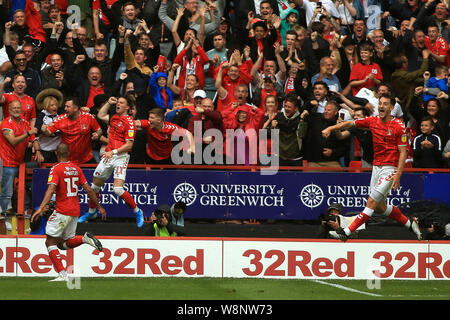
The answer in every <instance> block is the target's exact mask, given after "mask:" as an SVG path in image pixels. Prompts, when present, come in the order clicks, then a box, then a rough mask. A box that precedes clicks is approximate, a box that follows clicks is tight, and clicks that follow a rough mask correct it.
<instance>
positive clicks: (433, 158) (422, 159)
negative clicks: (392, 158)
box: [413, 134, 442, 168]
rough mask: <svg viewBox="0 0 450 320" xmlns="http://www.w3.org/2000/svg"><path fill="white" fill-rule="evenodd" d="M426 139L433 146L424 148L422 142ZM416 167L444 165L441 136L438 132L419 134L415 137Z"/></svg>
mask: <svg viewBox="0 0 450 320" xmlns="http://www.w3.org/2000/svg"><path fill="white" fill-rule="evenodd" d="M425 140H428V141H430V142H431V143H432V144H433V148H430V149H428V148H422V145H421V143H422V142H423V141H425ZM413 151H414V167H415V168H441V167H442V144H441V138H440V137H439V136H438V135H436V134H419V135H418V136H416V138H415V139H414V143H413Z"/></svg>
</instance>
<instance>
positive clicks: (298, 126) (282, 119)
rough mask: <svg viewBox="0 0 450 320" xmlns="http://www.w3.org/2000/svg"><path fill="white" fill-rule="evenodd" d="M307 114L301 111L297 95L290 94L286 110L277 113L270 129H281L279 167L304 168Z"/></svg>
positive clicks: (285, 105)
mask: <svg viewBox="0 0 450 320" xmlns="http://www.w3.org/2000/svg"><path fill="white" fill-rule="evenodd" d="M305 115H306V113H304V110H300V100H299V99H298V97H297V95H296V94H295V93H291V94H288V95H287V97H286V101H285V103H284V108H283V109H282V110H281V111H279V112H277V113H276V115H275V117H274V118H273V121H271V123H270V125H269V126H268V128H269V129H279V130H280V131H279V142H278V143H279V165H280V166H302V164H303V161H302V158H303V155H304V142H305V136H306V130H307V122H306V121H305V119H304V117H305Z"/></svg>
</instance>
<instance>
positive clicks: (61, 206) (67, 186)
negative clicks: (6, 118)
mask: <svg viewBox="0 0 450 320" xmlns="http://www.w3.org/2000/svg"><path fill="white" fill-rule="evenodd" d="M56 156H57V158H58V163H57V164H55V165H54V166H53V167H52V168H51V170H50V174H49V176H48V188H47V191H46V193H45V195H44V199H43V200H42V203H41V205H40V206H39V208H38V210H36V212H35V213H34V214H33V215H32V216H31V222H33V221H34V220H35V219H37V218H38V217H39V216H40V215H42V214H43V213H44V210H45V209H44V208H45V206H46V205H47V204H48V203H49V202H50V200H51V198H52V196H53V194H54V193H55V194H56V207H55V211H54V212H53V213H52V215H51V216H50V217H49V219H48V221H47V226H46V228H45V234H46V235H47V239H46V241H45V245H46V246H47V250H48V255H49V256H50V260H51V261H52V263H53V267H54V268H55V271H56V272H57V273H58V277H57V278H55V279H53V280H50V281H67V280H68V277H67V272H66V269H65V268H64V266H63V264H62V260H61V255H60V254H59V250H58V248H59V249H61V250H69V249H72V248H76V247H78V246H80V245H82V244H83V243H87V244H89V245H91V246H93V247H94V248H96V249H97V250H99V251H102V250H103V246H102V244H101V243H100V241H99V240H98V239H96V238H95V237H94V236H93V235H92V234H91V233H90V232H86V233H85V234H84V236H76V235H75V231H76V228H77V220H78V216H79V215H80V203H79V200H78V187H79V186H81V187H83V189H84V190H85V191H86V193H87V195H88V196H89V199H90V200H91V201H93V202H94V203H95V205H96V207H97V209H98V211H99V212H100V213H101V215H102V218H103V219H106V211H105V209H104V208H103V207H102V206H101V205H100V204H99V203H98V199H97V196H96V195H95V192H94V191H93V190H92V189H91V188H90V187H89V184H88V183H87V181H86V178H85V176H84V174H83V171H81V169H80V167H78V166H77V165H76V164H75V163H73V162H71V161H69V160H68V159H69V146H68V145H67V144H64V143H60V144H59V145H58V147H57V148H56Z"/></svg>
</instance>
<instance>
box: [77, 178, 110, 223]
mask: <svg viewBox="0 0 450 320" xmlns="http://www.w3.org/2000/svg"><path fill="white" fill-rule="evenodd" d="M82 187H83V189H84V191H86V194H87V195H88V197H89V199H90V200H92V201H93V202H94V204H95V206H96V207H97V209H98V212H100V214H101V215H102V220H106V210H105V208H103V207H102V206H101V205H100V203H99V202H98V198H97V195H96V194H95V192H94V190H92V189H91V187H90V186H89V184H88V183H85V184H83V186H82Z"/></svg>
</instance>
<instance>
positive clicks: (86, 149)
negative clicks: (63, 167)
mask: <svg viewBox="0 0 450 320" xmlns="http://www.w3.org/2000/svg"><path fill="white" fill-rule="evenodd" d="M52 123H53V126H49V127H48V130H49V131H50V132H51V133H55V132H56V131H58V130H59V131H60V132H61V142H62V143H65V144H67V145H68V146H69V160H70V161H73V162H74V163H85V162H87V161H89V160H90V159H91V158H92V157H93V155H92V145H91V136H92V133H93V132H95V131H97V130H98V129H99V128H100V125H99V124H98V122H97V120H95V118H94V116H93V115H92V114H90V113H88V112H84V111H82V112H81V114H80V116H79V117H78V118H77V119H76V120H72V119H70V118H69V117H68V116H67V114H63V115H61V116H59V117H57V118H56V119H55V121H53V122H52Z"/></svg>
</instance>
